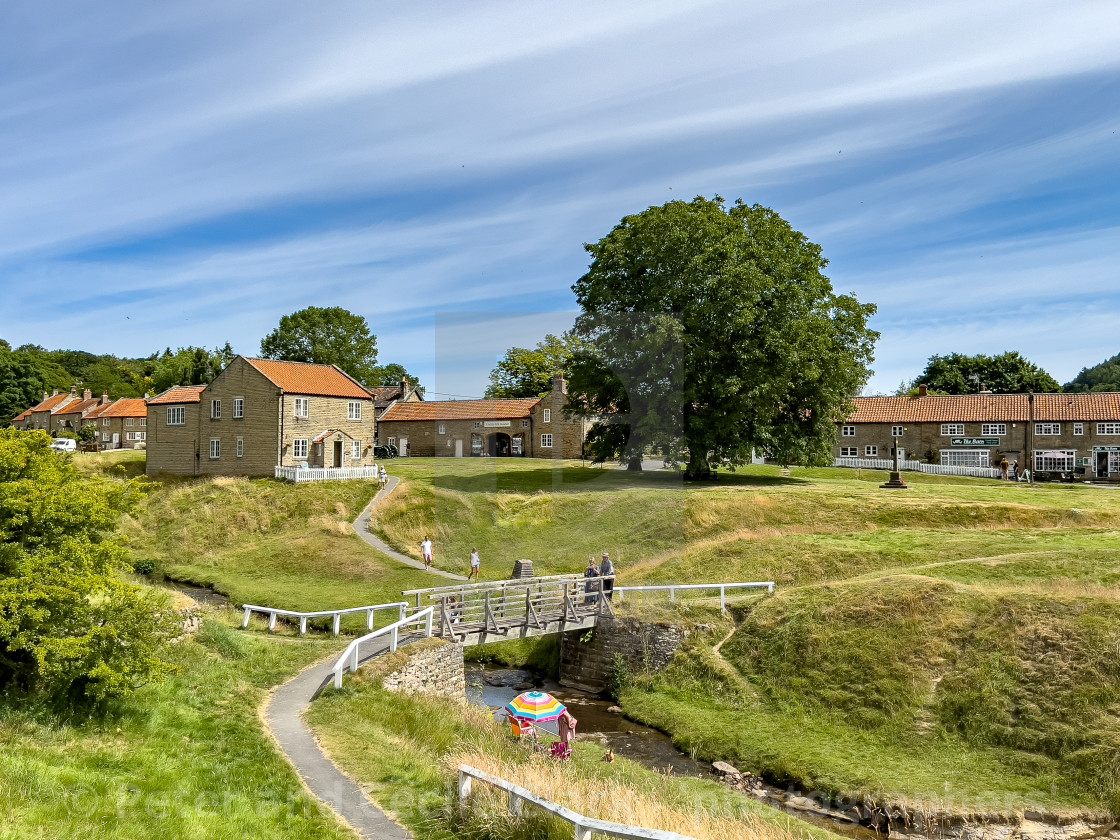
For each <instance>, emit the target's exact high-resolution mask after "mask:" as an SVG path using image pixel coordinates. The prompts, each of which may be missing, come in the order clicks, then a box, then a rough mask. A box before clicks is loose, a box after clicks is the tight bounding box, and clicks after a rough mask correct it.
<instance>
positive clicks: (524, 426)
mask: <svg viewBox="0 0 1120 840" xmlns="http://www.w3.org/2000/svg"><path fill="white" fill-rule="evenodd" d="M521 428H522V429H528V428H529V421H528V420H522V421H521Z"/></svg>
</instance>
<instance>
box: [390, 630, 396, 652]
mask: <svg viewBox="0 0 1120 840" xmlns="http://www.w3.org/2000/svg"><path fill="white" fill-rule="evenodd" d="M396 652H397V628H396V627H394V628H393V630H392V632H390V633H389V653H396Z"/></svg>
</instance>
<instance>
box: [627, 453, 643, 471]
mask: <svg viewBox="0 0 1120 840" xmlns="http://www.w3.org/2000/svg"><path fill="white" fill-rule="evenodd" d="M626 470H627V472H641V471H642V456H641V455H631V456H630V460H629V461H627V462H626Z"/></svg>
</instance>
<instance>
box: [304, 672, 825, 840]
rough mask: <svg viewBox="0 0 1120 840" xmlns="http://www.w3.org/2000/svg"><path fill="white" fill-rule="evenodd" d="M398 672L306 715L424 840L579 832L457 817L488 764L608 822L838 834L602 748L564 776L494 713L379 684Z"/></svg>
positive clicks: (707, 831)
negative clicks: (465, 786)
mask: <svg viewBox="0 0 1120 840" xmlns="http://www.w3.org/2000/svg"><path fill="white" fill-rule="evenodd" d="M401 653H402V654H403V653H404V651H401ZM379 664H380V663H379ZM389 664H391V663H385V665H384V666H383V667H382V669H381V670H379V669H378V667H377V665H375V666H374V667H373V668H371V669H367V670H365V671H363V672H359V674H358V675H356V676H355V677H353V678H348V679H347V684H346V687H345V688H344V689H343V690H341V691H334V690H329V691H328V692H327V693H326V694H324V695H323V696H322V697H321V698H320V699H319V700H317V701H316V702H315V703H314V704H313V705H312V707H311V710H310V712H309V713H308V719H309V722H310V723H311V724H312V726H313V727H314V729H315V731H316V734H317V735H318V736H319V738H320V740H321V742H322V743H323V746H324V747H325V749H326V750H327V751H328V752H329V753H330V755H331V756H332V757H333V758H334V759H335V760H336V761H337V762H338V763H339V764H341V766H342V767H344V768H345V769H346V770H347V772H348V773H350V774H351V775H352V776H353V777H354V778H356V779H358V780H359V781H360V782H361V783H362V784H363V785H364V786H365V787H366V789H367V790H369V791H370V795H371V796H372V797H373V798H374V799H375V800H377V801H378V802H379V803H380V804H381V805H382V807H384V808H386V809H388V810H390V811H392V812H393V813H395V814H396V815H397V817H398V818H399V819H400V820H401V821H402V822H403V823H404V824H405V825H406V826H407V827H408V828H410V829H411V830H412V831H414V832H415V833H416V835H417V836H418V837H422V838H445V837H447V838H450V837H479V838H483V837H485V838H492V839H493V840H504V838H508V840H513V838H519V837H525V836H533V837H546V836H547V837H570V836H571V827H570V826H566V825H563V824H561V825H559V826H558V825H549V823H548V822H547V821H545V820H542V819H540V818H538V817H535V816H533V811H532V809H528V808H527V809H526V814H527V815H528V816H527V817H526V818H524V819H520V820H518V819H513V818H511V817H510V816H509V815H508V805H507V804H506V801H505V798H504V796H503V797H493V796H490V797H485V796H484V797H482V799H481V801H479V802H476V804H475V808H474V809H472V811H471V812H469V813H468V814H465V815H464V814H460V813H459V812H458V809H457V807H456V806H455V802H456V790H455V769H454V768H456V767H457V766H458V764H459V763H470V764H472V765H473V766H479V765H482V767H480V769H488V770H490V771H492V772H495V773H497V774H499V775H502V776H503V777H504V778H507V779H509V780H511V781H515V782H517V783H519V784H522V785H523V786H525V787H528V788H529V789H531V790H535V791H540V793H541V794H542V795H545V796H549V797H552V798H554V801H559V802H561V803H562V804H565V805H567V806H568V807H571V808H574V809H576V810H579V811H581V812H583V813H588V814H592V815H596V816H600V817H601V818H604V819H613V820H619V819H623V820H625V819H633V820H634V821H635V823H637V824H643V825H647V826H648V827H656V828H669V827H676V828H677V830H686V831H688V832H689V833H690V834H691V836H695V837H720V838H723V837H726V838H728V840H730V838H733V837H735V838H737V837H745V836H747V835H748V834H749V836H752V837H755V838H758V840H791V838H793V837H806V838H808V837H812V838H816V840H828V838H830V837H833V835H830V834H828V832H825V831H821V830H819V829H815V828H811V827H809V826H807V825H805V824H803V823H800V822H798V821H796V820H792V819H790V818H788V817H785V816H783V815H781V814H780V813H778V812H776V811H773V810H771V809H768V808H765V807H764V806H761V805H758V804H757V803H755V802H753V801H752V800H750V799H748V798H747V797H745V796H742V795H739V794H735V793H733V792H731V791H729V790H727V789H726V788H725V787H723V786H721V785H719V784H718V783H716V782H714V781H710V780H707V779H684V778H673V777H667V776H662V775H659V774H657V773H653V772H652V771H649V770H647V769H645V768H644V767H642V766H641V765H638V764H635V763H633V762H630V761H627V760H626V759H622V758H619V759H617V760H616V761H615V763H613V764H606V763H604V762H603V761H602V755H603V750H602V748H600V747H598V746H597V745H595V744H593V743H576V745H575V755H574V758H573V760H572V761H571V762H570V763H569V764H566V765H563V766H562V767H559V768H557V767H556V766H555V765H554V764H553V762H552V761H551V760H549V759H547V758H545V757H544V756H541V755H536V756H534V755H532V754H531V753H530V752H529V751H528V750H527V749H526V746H527V745H525V744H520V743H518V742H516V741H515V740H514V739H513V738H512V737H511V736H509V735H507V734H506V730H505V728H504V727H499V726H498V725H497V724H495V723H494V721H493V719H492V718H491V716H490V713H489V712H488V711H487V710H486V709H480V708H475V707H467V706H464V705H461V704H458V703H456V702H453V701H450V700H444V699H440V698H430V697H429V698H409V697H405V696H402V695H399V694H393V693H390V692H387V691H384V690H383V689H382V688H381V687H380V676H381V674H382V673H383V671H385V670H388V665H389ZM479 787H481V785H479ZM605 794H609V795H607V796H604V795H605ZM733 828H734V831H735V832H737V833H732V829H733ZM721 830H722V831H723V832H724V833H720V831H721Z"/></svg>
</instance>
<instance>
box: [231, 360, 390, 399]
mask: <svg viewBox="0 0 1120 840" xmlns="http://www.w3.org/2000/svg"><path fill="white" fill-rule="evenodd" d="M242 358H243V359H245V361H246V362H248V363H249V364H250V365H252V366H253V367H254V368H256V369H257V370H258V371H260V373H262V374H263V375H264V376H265V377H266V378H267V379H268V380H269V381H270V382H271V383H272V384H273V385H275V386H277V387H278V388H280V390H282V391H284V392H285V393H287V394H306V395H307V396H310V397H346V398H347V399H351V400H372V399H373V397H372V396H370V393H369V391H367V390H366V389H365V388H363V387H362V386H361V384H360V383H359V382H358V380H356V379H354V378H353V377H351V376H348V375H347V374H345V373H343V372H342V370H341V369H340V368H338V367H337V366H335V365H315V364H311V363H310V362H279V361H276V360H275V359H250V358H247V357H245V356H242Z"/></svg>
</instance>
